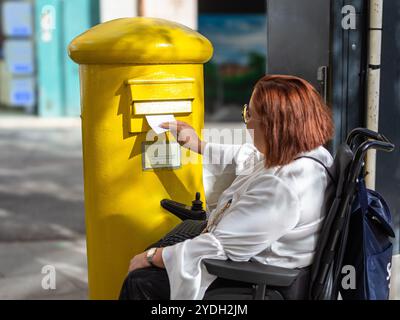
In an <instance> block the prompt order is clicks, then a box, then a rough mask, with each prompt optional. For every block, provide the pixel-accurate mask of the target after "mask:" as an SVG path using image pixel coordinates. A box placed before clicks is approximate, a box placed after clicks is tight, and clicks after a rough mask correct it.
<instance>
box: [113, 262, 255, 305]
mask: <svg viewBox="0 0 400 320" xmlns="http://www.w3.org/2000/svg"><path fill="white" fill-rule="evenodd" d="M227 287H236V288H237V287H246V288H249V287H251V285H250V284H248V283H244V282H239V281H231V280H225V279H216V280H215V281H214V282H213V283H212V284H211V285H210V287H209V288H208V289H207V291H209V290H213V289H216V288H227ZM119 299H120V300H169V299H170V286H169V279H168V274H167V271H166V270H165V269H160V268H145V269H137V270H135V271H132V272H130V273H129V275H128V276H127V277H126V279H125V281H124V284H123V285H122V289H121V293H120V296H119Z"/></svg>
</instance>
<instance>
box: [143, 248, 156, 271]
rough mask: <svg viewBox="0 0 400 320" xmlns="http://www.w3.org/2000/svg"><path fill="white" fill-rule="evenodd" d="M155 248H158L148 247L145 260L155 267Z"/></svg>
mask: <svg viewBox="0 0 400 320" xmlns="http://www.w3.org/2000/svg"><path fill="white" fill-rule="evenodd" d="M157 249H158V248H151V249H149V250H148V251H147V253H146V260H147V262H148V263H150V265H151V266H152V267H155V265H154V263H153V258H154V256H155V255H156V253H157Z"/></svg>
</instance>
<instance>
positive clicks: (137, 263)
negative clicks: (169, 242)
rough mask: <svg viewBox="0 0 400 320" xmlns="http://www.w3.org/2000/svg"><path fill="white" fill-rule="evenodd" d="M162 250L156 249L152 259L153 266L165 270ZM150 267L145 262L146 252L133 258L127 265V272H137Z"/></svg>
mask: <svg viewBox="0 0 400 320" xmlns="http://www.w3.org/2000/svg"><path fill="white" fill-rule="evenodd" d="M162 252H163V248H157V251H156V253H155V255H154V257H153V264H154V266H156V267H158V268H165V266H164V261H163V258H162ZM151 266H152V265H151V264H150V263H149V262H148V261H147V251H145V252H143V253H141V254H138V255H136V256H134V257H133V258H132V260H131V262H130V263H129V269H128V272H131V271H134V270H137V269H144V268H149V267H151Z"/></svg>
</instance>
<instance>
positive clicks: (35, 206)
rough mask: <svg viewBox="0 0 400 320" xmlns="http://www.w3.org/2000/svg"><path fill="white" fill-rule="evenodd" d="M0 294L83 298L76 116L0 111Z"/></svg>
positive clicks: (82, 227) (84, 280) (84, 276)
mask: <svg viewBox="0 0 400 320" xmlns="http://www.w3.org/2000/svg"><path fill="white" fill-rule="evenodd" d="M53 270H54V280H55V288H54V286H53V285H52V282H51V281H50V280H53V278H51V277H52V276H53V274H52V273H51V272H52V271H53ZM50 276H51V277H50ZM49 277H50V278H49ZM47 280H49V281H50V282H49V281H47ZM46 283H47V284H48V285H46ZM0 299H79V300H80V299H87V262H86V243H85V223H84V205H83V178H82V152H81V129H80V119H38V118H35V117H29V116H16V117H13V116H0Z"/></svg>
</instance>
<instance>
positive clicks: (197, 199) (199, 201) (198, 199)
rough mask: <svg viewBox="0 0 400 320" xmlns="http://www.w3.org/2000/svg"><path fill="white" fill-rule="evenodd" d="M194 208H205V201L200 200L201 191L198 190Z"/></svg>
mask: <svg viewBox="0 0 400 320" xmlns="http://www.w3.org/2000/svg"><path fill="white" fill-rule="evenodd" d="M192 210H194V211H201V210H203V201H201V200H200V192H196V199H195V200H193V201H192Z"/></svg>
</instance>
